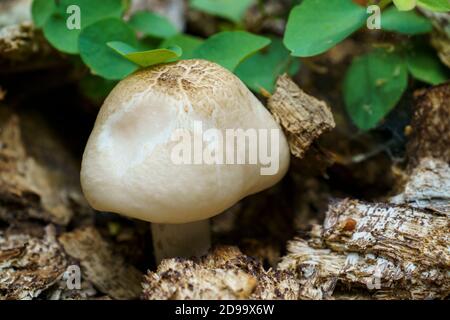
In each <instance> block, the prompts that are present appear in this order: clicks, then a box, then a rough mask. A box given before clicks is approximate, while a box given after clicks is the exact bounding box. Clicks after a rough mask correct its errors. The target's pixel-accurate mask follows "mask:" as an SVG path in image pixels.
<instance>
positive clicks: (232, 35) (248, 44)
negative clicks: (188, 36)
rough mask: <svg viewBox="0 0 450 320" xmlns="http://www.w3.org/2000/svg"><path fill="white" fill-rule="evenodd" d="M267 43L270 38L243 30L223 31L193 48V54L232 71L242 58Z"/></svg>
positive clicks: (265, 45)
mask: <svg viewBox="0 0 450 320" xmlns="http://www.w3.org/2000/svg"><path fill="white" fill-rule="evenodd" d="M269 44H270V39H268V38H265V37H261V36H257V35H254V34H251V33H248V32H245V31H225V32H221V33H218V34H215V35H213V36H212V37H210V38H209V39H208V40H206V41H205V42H204V43H203V44H202V45H201V46H200V47H198V48H197V49H196V50H195V52H194V56H195V57H196V58H201V59H206V60H209V61H212V62H215V63H218V64H220V65H221V66H223V67H225V68H227V69H228V70H230V71H234V69H236V67H237V66H238V65H239V64H240V63H241V62H242V61H243V60H244V59H246V58H248V57H249V56H251V55H252V54H254V53H255V52H257V51H258V50H261V49H262V48H264V47H267V46H268V45H269Z"/></svg>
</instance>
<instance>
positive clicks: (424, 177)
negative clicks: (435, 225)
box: [391, 158, 450, 216]
mask: <svg viewBox="0 0 450 320" xmlns="http://www.w3.org/2000/svg"><path fill="white" fill-rule="evenodd" d="M391 202H392V203H395V204H402V203H404V204H408V205H410V206H413V207H419V208H427V209H432V210H435V211H437V212H441V213H446V214H447V215H449V216H450V166H449V164H448V162H445V161H443V160H441V159H435V158H423V159H421V160H420V162H419V164H418V165H417V166H416V167H415V168H414V169H412V171H411V173H410V175H408V178H407V179H406V182H405V184H404V185H403V186H402V192H401V193H400V194H398V195H397V196H395V197H393V198H392V199H391Z"/></svg>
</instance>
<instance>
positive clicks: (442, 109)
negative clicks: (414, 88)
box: [407, 83, 450, 168]
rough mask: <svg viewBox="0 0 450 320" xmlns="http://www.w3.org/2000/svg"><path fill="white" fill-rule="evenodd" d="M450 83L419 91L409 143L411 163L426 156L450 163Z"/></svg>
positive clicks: (412, 165) (408, 150)
mask: <svg viewBox="0 0 450 320" xmlns="http://www.w3.org/2000/svg"><path fill="white" fill-rule="evenodd" d="M449 119H450V83H446V84H442V85H439V86H435V87H432V88H431V89H428V90H422V91H419V92H417V95H416V104H415V112H414V118H413V121H412V123H411V127H412V134H411V137H410V139H409V142H408V145H407V152H408V155H409V167H410V168H414V167H415V166H417V164H418V163H419V162H420V159H422V158H436V159H440V160H442V161H444V162H447V163H450V148H449V146H450V120H449Z"/></svg>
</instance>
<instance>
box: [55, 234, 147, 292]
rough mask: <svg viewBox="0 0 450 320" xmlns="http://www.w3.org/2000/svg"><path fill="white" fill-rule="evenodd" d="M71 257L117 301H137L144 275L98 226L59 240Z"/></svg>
mask: <svg viewBox="0 0 450 320" xmlns="http://www.w3.org/2000/svg"><path fill="white" fill-rule="evenodd" d="M58 240H59V242H60V243H61V244H62V246H63V248H64V250H65V251H66V252H67V254H68V255H69V256H71V257H72V258H74V259H76V260H77V261H79V263H80V266H81V270H82V273H83V277H84V278H85V279H87V280H88V281H89V282H91V283H93V284H94V285H95V286H96V287H97V288H98V289H99V290H100V291H101V292H103V293H106V294H107V295H108V296H110V297H112V298H114V299H136V298H138V297H139V295H140V293H141V285H140V283H141V280H142V274H141V273H140V272H139V271H138V270H137V269H136V268H134V267H133V266H131V265H129V264H128V263H127V262H126V261H125V260H124V258H123V257H122V256H120V255H118V254H117V253H116V252H115V251H114V250H113V249H112V247H111V245H110V244H109V243H108V242H107V241H106V240H104V239H103V238H102V237H101V235H100V234H99V233H98V231H97V230H96V229H95V228H94V227H86V228H82V229H77V230H75V231H73V232H68V233H64V234H62V235H61V236H60V237H59V238H58Z"/></svg>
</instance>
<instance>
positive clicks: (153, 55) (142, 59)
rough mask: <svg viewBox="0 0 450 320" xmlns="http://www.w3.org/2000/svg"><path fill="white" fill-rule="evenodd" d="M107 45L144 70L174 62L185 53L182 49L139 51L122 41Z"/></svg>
mask: <svg viewBox="0 0 450 320" xmlns="http://www.w3.org/2000/svg"><path fill="white" fill-rule="evenodd" d="M107 45H108V46H109V47H110V48H112V49H113V50H114V51H116V52H117V53H118V54H120V55H121V56H123V57H125V58H126V59H128V60H129V61H131V62H133V63H135V64H137V65H139V66H141V67H143V68H146V67H149V66H152V65H155V64H160V63H163V62H168V61H173V60H175V59H178V58H179V57H181V55H182V53H183V51H182V50H181V48H180V47H171V48H167V49H165V48H163V49H154V50H147V51H139V50H138V49H136V48H134V47H132V46H130V45H128V44H126V43H123V42H120V41H112V42H108V43H107Z"/></svg>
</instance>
